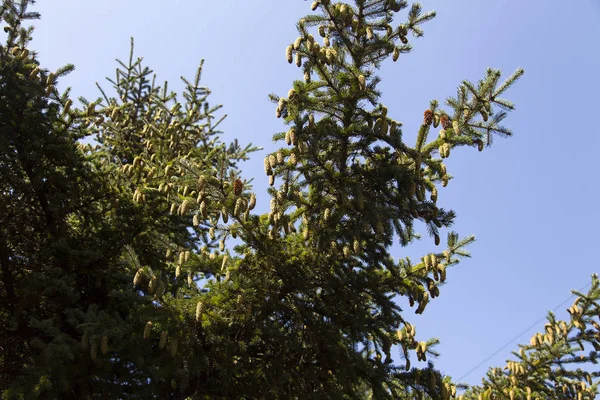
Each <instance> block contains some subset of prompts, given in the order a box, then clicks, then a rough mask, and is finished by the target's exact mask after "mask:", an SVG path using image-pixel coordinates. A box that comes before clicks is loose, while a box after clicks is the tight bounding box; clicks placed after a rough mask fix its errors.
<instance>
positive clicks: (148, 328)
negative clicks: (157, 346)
mask: <svg viewBox="0 0 600 400" xmlns="http://www.w3.org/2000/svg"><path fill="white" fill-rule="evenodd" d="M150 333H152V322H151V321H148V322H147V323H146V326H144V339H148V338H149V337H150Z"/></svg>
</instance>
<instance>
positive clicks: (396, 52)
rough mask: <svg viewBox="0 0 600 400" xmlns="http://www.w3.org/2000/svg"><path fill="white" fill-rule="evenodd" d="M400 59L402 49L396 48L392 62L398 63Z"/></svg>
mask: <svg viewBox="0 0 600 400" xmlns="http://www.w3.org/2000/svg"><path fill="white" fill-rule="evenodd" d="M398 57H400V49H399V48H397V47H394V53H393V54H392V61H394V62H396V61H398Z"/></svg>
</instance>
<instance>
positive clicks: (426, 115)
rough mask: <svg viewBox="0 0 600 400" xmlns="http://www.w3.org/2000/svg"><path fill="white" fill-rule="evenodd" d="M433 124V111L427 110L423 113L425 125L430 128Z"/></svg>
mask: <svg viewBox="0 0 600 400" xmlns="http://www.w3.org/2000/svg"><path fill="white" fill-rule="evenodd" d="M432 122H433V111H431V110H425V112H424V113H423V125H425V126H429V125H431V123H432Z"/></svg>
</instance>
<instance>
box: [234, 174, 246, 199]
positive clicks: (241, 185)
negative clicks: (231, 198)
mask: <svg viewBox="0 0 600 400" xmlns="http://www.w3.org/2000/svg"><path fill="white" fill-rule="evenodd" d="M243 188H244V183H243V182H242V180H241V179H240V178H237V179H236V180H235V182H233V193H234V194H235V195H236V196H239V195H241V194H242V189H243Z"/></svg>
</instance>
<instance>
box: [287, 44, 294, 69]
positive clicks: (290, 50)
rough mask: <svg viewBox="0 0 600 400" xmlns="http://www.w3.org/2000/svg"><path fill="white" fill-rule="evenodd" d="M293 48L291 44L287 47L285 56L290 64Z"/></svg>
mask: <svg viewBox="0 0 600 400" xmlns="http://www.w3.org/2000/svg"><path fill="white" fill-rule="evenodd" d="M292 50H293V48H292V46H291V45H290V46H288V47H286V48H285V57H286V59H287V62H288V63H290V64H291V63H292Z"/></svg>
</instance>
